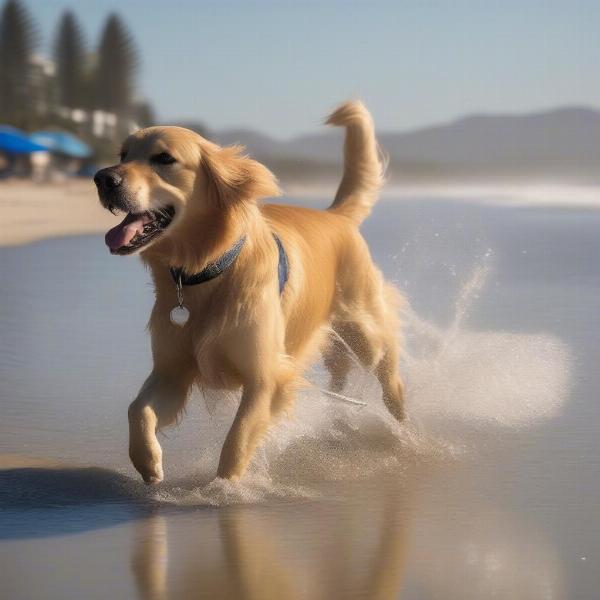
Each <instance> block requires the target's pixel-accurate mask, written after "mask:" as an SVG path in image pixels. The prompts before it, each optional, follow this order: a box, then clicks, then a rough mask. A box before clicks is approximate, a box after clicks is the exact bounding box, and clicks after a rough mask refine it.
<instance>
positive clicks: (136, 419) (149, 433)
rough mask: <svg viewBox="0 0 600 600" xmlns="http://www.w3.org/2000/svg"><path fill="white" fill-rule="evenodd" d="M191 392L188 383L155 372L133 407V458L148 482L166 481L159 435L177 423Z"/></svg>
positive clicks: (143, 387)
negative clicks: (160, 430)
mask: <svg viewBox="0 0 600 600" xmlns="http://www.w3.org/2000/svg"><path fill="white" fill-rule="evenodd" d="M188 389H189V385H187V383H186V382H185V381H184V380H181V379H178V378H177V377H173V376H172V375H170V376H169V375H165V374H164V373H158V372H156V371H153V372H152V373H151V374H150V376H149V377H148V379H146V381H145V382H144V385H143V386H142V389H141V390H140V391H139V393H138V396H137V398H136V399H135V400H134V401H133V402H132V403H131V405H130V407H129V457H130V458H131V461H132V462H133V465H134V467H135V468H136V469H137V470H138V471H139V472H140V474H141V475H142V477H143V478H144V481H145V482H146V483H159V482H160V481H162V480H163V466H162V449H161V447H160V444H159V443H158V440H157V439H156V432H157V431H158V430H159V429H160V428H161V427H165V426H166V425H170V424H171V423H173V422H174V421H175V419H176V418H177V414H178V413H179V411H181V409H182V408H183V405H184V404H185V400H186V397H187V393H188Z"/></svg>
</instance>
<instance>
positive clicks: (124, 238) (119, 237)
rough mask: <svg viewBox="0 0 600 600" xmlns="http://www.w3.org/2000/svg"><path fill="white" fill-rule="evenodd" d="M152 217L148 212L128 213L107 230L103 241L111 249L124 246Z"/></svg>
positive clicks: (142, 229) (141, 230)
mask: <svg viewBox="0 0 600 600" xmlns="http://www.w3.org/2000/svg"><path fill="white" fill-rule="evenodd" d="M151 221H152V217H151V216H150V215H149V214H148V213H142V214H140V215H136V214H133V213H128V214H127V216H126V217H125V218H124V219H123V220H122V221H121V222H120V223H119V224H118V225H117V226H116V227H113V228H112V229H110V230H109V231H107V233H106V235H105V236H104V242H105V243H106V245H107V246H108V247H109V248H110V249H111V250H117V249H118V248H121V246H126V245H127V244H129V242H131V240H132V239H133V238H134V237H135V236H136V234H138V233H142V232H143V231H144V225H145V224H146V223H150V222H151Z"/></svg>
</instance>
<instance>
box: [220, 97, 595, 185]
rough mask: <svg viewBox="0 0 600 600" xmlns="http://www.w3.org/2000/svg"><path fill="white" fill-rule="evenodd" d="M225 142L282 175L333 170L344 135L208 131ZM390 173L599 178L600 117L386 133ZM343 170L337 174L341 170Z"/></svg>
mask: <svg viewBox="0 0 600 600" xmlns="http://www.w3.org/2000/svg"><path fill="white" fill-rule="evenodd" d="M208 137H210V138H212V139H214V140H215V141H217V142H219V143H220V144H227V145H228V144H233V143H241V144H244V145H245V146H246V147H247V149H248V152H249V153H250V154H251V155H253V156H255V157H256V158H258V159H259V160H262V161H264V162H265V163H267V164H268V165H270V166H271V167H272V168H273V169H274V170H275V171H277V166H278V165H284V170H286V169H287V170H290V169H291V170H294V169H296V170H302V169H303V168H305V167H310V168H312V167H315V166H316V165H317V164H318V163H322V165H321V170H322V171H323V172H325V171H327V170H328V169H326V168H325V166H326V165H329V170H331V171H333V170H334V168H335V167H336V166H337V165H339V164H340V162H341V157H342V132H341V131H339V130H333V129H331V130H324V132H323V133H321V134H313V135H305V136H300V137H297V138H294V139H291V140H287V141H279V140H274V139H272V138H270V137H268V136H266V135H263V134H260V133H257V132H254V131H251V130H246V129H237V130H229V131H221V132H218V131H217V132H213V133H211V132H209V133H208ZM378 137H379V141H380V143H381V146H382V147H383V148H384V150H385V151H386V152H387V153H388V154H389V156H390V170H391V172H392V174H393V175H394V174H398V173H407V174H417V175H419V174H421V175H428V174H429V175H436V174H468V173H475V174H478V173H486V174H494V173H496V174H518V175H519V174H528V173H529V174H532V173H534V174H536V173H537V174H539V173H544V174H548V173H553V174H557V175H573V176H576V175H586V176H589V175H597V174H600V111H599V110H595V109H592V108H585V107H566V108H557V109H554V110H548V111H543V112H538V113H531V114H523V115H471V116H467V117H464V118H461V119H458V120H456V121H452V122H450V123H445V124H441V125H436V126H432V127H427V128H421V129H416V130H413V131H408V132H399V133H392V132H380V133H379V134H378ZM335 171H337V169H335Z"/></svg>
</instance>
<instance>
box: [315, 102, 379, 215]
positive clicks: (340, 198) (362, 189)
mask: <svg viewBox="0 0 600 600" xmlns="http://www.w3.org/2000/svg"><path fill="white" fill-rule="evenodd" d="M325 123H326V124H327V125H336V126H338V127H345V128H346V138H345V141H344V175H343V177H342V181H341V183H340V187H339V188H338V191H337V194H336V196H335V200H334V201H333V204H332V205H331V206H330V207H329V209H328V210H330V211H332V212H336V213H339V214H343V215H346V216H347V217H350V218H351V219H352V220H353V221H355V222H356V223H357V224H360V223H362V222H363V221H364V220H365V219H366V217H367V216H368V215H369V213H370V212H371V208H372V207H373V205H374V204H375V201H376V200H377V197H378V196H379V190H380V188H381V185H382V183H383V175H384V170H385V168H384V162H383V161H382V160H381V159H380V150H379V147H378V145H377V140H376V139H375V126H374V125H373V119H372V118H371V115H370V113H369V111H368V110H367V108H366V107H365V105H364V104H363V103H362V102H360V101H350V102H344V103H343V104H342V105H340V106H339V107H338V108H337V109H336V110H335V111H334V112H333V113H332V114H331V115H330V116H329V118H328V119H327V120H326V121H325Z"/></svg>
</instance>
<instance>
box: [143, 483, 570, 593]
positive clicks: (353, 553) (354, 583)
mask: <svg viewBox="0 0 600 600" xmlns="http://www.w3.org/2000/svg"><path fill="white" fill-rule="evenodd" d="M451 479H452V478H451ZM461 481H462V480H461V479H460V478H457V479H456V485H453V484H452V483H451V484H449V488H448V489H446V490H442V491H440V490H438V494H431V488H430V487H429V485H428V484H427V483H425V485H424V486H421V485H419V484H418V483H417V484H415V485H408V484H407V481H406V480H404V485H403V486H400V485H395V484H393V483H390V482H389V481H388V482H382V486H384V489H380V490H373V489H371V491H370V493H365V492H364V491H363V490H358V491H357V492H356V494H354V493H353V494H347V495H345V496H344V498H343V499H340V500H327V501H325V500H322V501H319V502H306V503H294V504H288V503H286V504H280V505H278V506H264V505H263V506H231V507H221V508H218V509H198V510H194V511H192V512H189V511H188V512H185V513H179V514H176V515H173V516H168V515H166V514H165V513H156V514H155V515H154V516H153V517H151V518H150V519H147V520H145V521H140V522H139V523H138V525H137V526H136V527H138V529H137V530H136V538H135V544H134V551H133V560H132V569H133V573H134V578H135V581H136V585H137V587H138V590H139V595H140V597H141V598H143V599H144V600H146V599H150V600H162V599H165V598H186V599H187V598H211V599H219V598H224V599H252V600H254V599H261V600H270V599H277V600H280V599H286V600H287V599H290V600H294V599H299V598H306V599H311V600H312V599H318V600H320V599H323V600H325V599H327V600H329V599H331V598H369V599H371V598H372V599H382V600H383V599H388V598H389V599H391V598H399V597H400V595H401V594H402V597H406V598H446V599H451V598H461V599H466V598H469V599H471V598H472V599H473V600H474V599H475V598H483V597H486V598H487V597H491V596H494V597H498V598H524V599H528V600H541V599H542V598H550V597H551V598H562V597H567V595H566V594H565V587H564V584H565V582H564V577H563V567H562V564H561V560H560V556H559V555H558V553H557V549H556V547H555V546H554V544H553V543H552V542H551V541H550V540H549V539H548V537H547V536H546V535H545V533H544V531H543V530H542V529H540V528H539V527H537V526H536V525H535V523H534V522H533V521H531V520H530V519H529V518H527V516H526V515H523V514H520V513H515V514H512V513H507V512H505V511H502V510H500V509H498V508H497V507H495V503H490V500H489V499H488V501H486V502H482V500H481V497H480V496H479V495H477V494H474V495H469V494H465V492H464V490H462V487H463V486H462V484H461ZM413 483H414V482H413ZM440 494H441V496H440Z"/></svg>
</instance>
